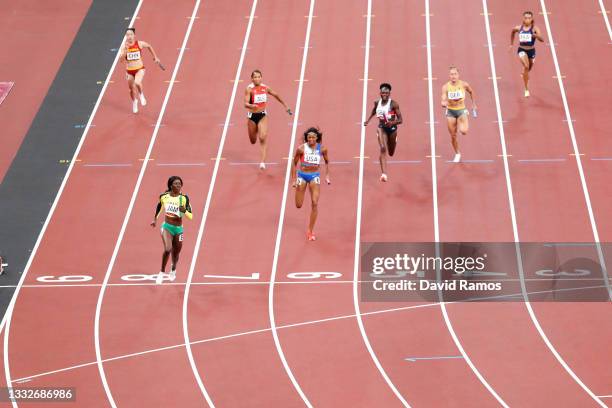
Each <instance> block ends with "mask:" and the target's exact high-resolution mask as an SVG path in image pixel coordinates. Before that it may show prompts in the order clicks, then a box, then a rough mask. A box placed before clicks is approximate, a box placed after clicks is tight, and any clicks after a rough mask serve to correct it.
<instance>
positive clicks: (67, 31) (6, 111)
mask: <svg viewBox="0 0 612 408" xmlns="http://www.w3.org/2000/svg"><path fill="white" fill-rule="evenodd" d="M90 4H91V1H82V0H69V1H64V2H62V6H61V7H58V6H57V5H56V4H54V2H49V1H46V0H27V1H19V2H13V1H7V0H3V1H0V21H2V24H1V25H0V49H1V50H2V57H0V81H12V82H15V87H14V88H13V90H12V91H11V93H10V96H9V98H10V99H7V100H5V101H4V103H3V104H2V109H0V123H2V153H1V154H0V181H2V179H3V178H4V174H5V173H6V170H7V168H8V167H9V166H10V164H11V162H12V161H13V158H14V157H15V153H16V152H17V150H18V149H19V145H20V144H21V141H22V140H23V137H24V135H25V134H26V132H27V131H28V129H29V127H30V124H31V123H32V120H33V119H34V116H35V115H36V112H37V111H38V108H39V107H40V104H41V103H42V101H43V98H44V97H45V95H46V94H47V91H48V90H49V86H50V85H51V82H53V79H54V78H55V74H56V73H57V70H58V69H59V67H60V65H61V63H62V60H63V59H64V56H65V55H66V52H67V51H68V48H69V47H70V44H71V43H72V41H73V39H74V36H75V35H76V33H77V31H78V29H79V26H80V25H81V22H82V20H83V17H84V16H85V14H86V13H87V9H88V8H89V6H90ZM25 27H27V35H23V33H24V28H25ZM57 27H61V30H58V29H57ZM9 55H10V58H7V57H8V56H9ZM32 56H35V57H34V59H32ZM28 60H29V61H32V62H34V63H30V64H24V61H28Z"/></svg>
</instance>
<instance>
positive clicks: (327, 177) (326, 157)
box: [321, 147, 331, 184]
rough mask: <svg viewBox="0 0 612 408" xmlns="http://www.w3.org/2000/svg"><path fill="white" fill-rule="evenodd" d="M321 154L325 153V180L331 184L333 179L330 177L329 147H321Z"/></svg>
mask: <svg viewBox="0 0 612 408" xmlns="http://www.w3.org/2000/svg"><path fill="white" fill-rule="evenodd" d="M321 154H322V155H323V160H325V182H326V183H327V184H331V180H330V178H329V156H328V154H327V147H324V148H322V149H321Z"/></svg>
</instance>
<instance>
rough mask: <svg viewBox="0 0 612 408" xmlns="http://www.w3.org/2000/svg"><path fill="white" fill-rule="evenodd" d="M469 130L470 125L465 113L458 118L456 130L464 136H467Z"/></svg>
mask: <svg viewBox="0 0 612 408" xmlns="http://www.w3.org/2000/svg"><path fill="white" fill-rule="evenodd" d="M469 128H470V124H469V120H468V115H467V112H466V113H464V114H463V115H461V116H459V118H458V119H457V130H458V131H459V133H461V134H462V135H464V136H465V135H467V132H468V130H469Z"/></svg>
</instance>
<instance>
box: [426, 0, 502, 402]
mask: <svg viewBox="0 0 612 408" xmlns="http://www.w3.org/2000/svg"><path fill="white" fill-rule="evenodd" d="M430 17H431V12H430V8H429V0H425V19H426V20H425V21H426V25H425V30H426V34H427V88H428V92H429V135H430V144H431V153H430V154H431V180H432V194H433V218H434V241H435V242H436V246H435V251H436V256H438V255H439V252H440V246H439V242H440V224H439V218H438V217H439V215H438V176H437V169H436V137H435V117H434V99H433V98H434V96H433V68H432V52H431V18H430ZM436 276H437V278H438V279H440V269H439V268H436ZM438 296H439V298H440V311H441V312H442V317H443V318H444V323H445V324H446V328H447V329H448V332H449V334H450V335H451V338H452V339H453V342H454V343H455V346H456V347H457V349H458V350H459V352H460V353H461V355H462V356H463V358H464V360H465V362H466V363H467V365H468V366H469V367H470V369H471V370H472V372H473V373H474V375H476V377H477V378H478V380H480V382H481V384H482V385H483V386H484V387H485V388H486V389H487V390H488V391H489V393H490V394H491V395H492V396H493V397H494V398H495V399H496V400H497V402H498V403H499V404H500V405H501V406H503V407H504V408H508V405H507V404H506V402H505V401H504V400H503V399H502V398H501V397H500V396H499V394H497V392H496V391H495V389H493V387H492V386H491V385H490V384H489V383H488V381H487V380H486V379H485V378H484V376H483V375H482V374H481V373H480V371H479V370H478V368H476V365H474V363H473V362H472V360H471V359H470V357H469V356H468V354H467V352H466V351H465V349H464V348H463V345H462V344H461V341H460V340H459V337H458V336H457V333H455V329H454V328H453V324H452V322H451V320H450V318H449V317H448V312H447V310H446V304H445V302H443V301H442V300H443V297H442V293H441V292H440V291H439V292H438Z"/></svg>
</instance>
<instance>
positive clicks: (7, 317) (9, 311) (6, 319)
mask: <svg viewBox="0 0 612 408" xmlns="http://www.w3.org/2000/svg"><path fill="white" fill-rule="evenodd" d="M141 6H142V0H139V1H138V4H137V5H136V8H135V9H134V14H133V15H132V18H131V19H130V24H129V26H130V27H132V26H133V25H134V21H136V17H137V16H138V12H139V11H140V7H141ZM121 43H122V44H123V38H122V39H121ZM119 48H120V47H119ZM119 48H118V49H119ZM117 62H119V52H117V53H116V54H115V59H114V60H113V63H112V65H111V67H110V69H109V71H108V73H107V74H106V79H105V80H104V85H102V89H101V90H100V94H99V95H98V99H97V100H96V103H95V105H94V107H93V109H92V111H91V114H90V115H89V118H88V119H87V124H86V125H85V127H84V130H83V134H82V135H81V139H80V140H79V144H78V145H77V148H76V150H75V151H74V154H73V156H72V160H70V164H69V165H68V170H67V171H66V175H65V176H64V179H63V180H62V184H61V185H60V188H59V190H58V191H57V195H56V196H55V199H54V200H53V204H52V205H51V208H50V209H49V213H48V214H47V218H46V219H45V222H44V224H43V226H42V228H41V230H40V233H39V234H38V238H36V243H35V244H34V248H33V249H32V253H31V254H30V257H29V258H28V261H27V263H26V265H25V268H24V270H23V273H22V274H21V278H20V279H19V283H18V284H17V288H16V289H15V292H14V293H13V296H12V297H11V302H10V303H9V305H8V307H7V308H6V311H5V313H4V316H3V317H2V322H1V323H0V333H1V332H2V330H3V329H4V328H5V326H6V331H5V333H4V346H3V352H4V373H5V376H6V384H7V385H8V386H9V387H10V384H11V373H10V362H9V360H10V358H9V332H10V328H11V318H12V316H13V309H14V308H15V303H16V302H17V296H18V295H19V290H20V289H21V286H22V285H23V282H24V281H25V278H26V276H27V275H28V272H29V271H30V267H31V266H32V262H33V261H34V257H35V256H36V254H37V252H38V248H39V247H40V243H41V242H42V239H43V237H44V235H45V232H47V227H48V226H49V223H50V222H51V218H52V217H53V214H54V213H55V209H56V208H57V205H58V203H59V200H60V197H61V196H62V193H63V192H64V188H66V184H67V183H68V179H69V178H70V175H71V174H72V169H74V165H75V163H76V162H77V158H78V157H79V154H80V153H81V149H82V147H83V144H84V143H85V139H86V138H87V134H88V133H89V129H91V128H92V127H93V125H92V124H91V123H92V121H93V119H94V117H95V116H96V113H97V112H98V108H99V107H100V103H101V102H102V98H103V97H104V94H105V93H106V88H107V87H108V84H109V83H110V79H111V76H112V75H113V71H114V70H115V67H116V66H117ZM11 404H12V406H13V408H17V403H16V402H15V401H12V402H11Z"/></svg>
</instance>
